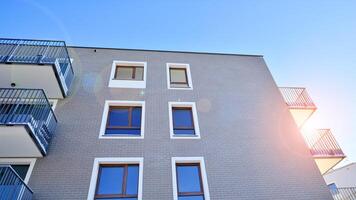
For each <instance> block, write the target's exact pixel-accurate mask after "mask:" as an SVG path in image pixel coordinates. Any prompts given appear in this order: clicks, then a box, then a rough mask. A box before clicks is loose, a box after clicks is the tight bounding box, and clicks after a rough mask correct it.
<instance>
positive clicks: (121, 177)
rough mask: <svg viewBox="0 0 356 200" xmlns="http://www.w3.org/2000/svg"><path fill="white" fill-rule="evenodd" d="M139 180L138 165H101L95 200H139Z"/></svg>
mask: <svg viewBox="0 0 356 200" xmlns="http://www.w3.org/2000/svg"><path fill="white" fill-rule="evenodd" d="M138 178H139V165H137V164H130V165H128V164H125V165H121V164H120V165H115V164H103V165H100V167H99V173H98V180H97V184H96V193H95V199H107V198H110V199H111V198H117V199H126V198H127V199H137V195H138V180H139V179H138Z"/></svg>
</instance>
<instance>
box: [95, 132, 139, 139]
mask: <svg viewBox="0 0 356 200" xmlns="http://www.w3.org/2000/svg"><path fill="white" fill-rule="evenodd" d="M143 138H144V137H143V134H142V133H141V135H128V134H120V135H119V134H117V135H115V134H105V135H100V136H99V139H143Z"/></svg>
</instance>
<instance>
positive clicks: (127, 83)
mask: <svg viewBox="0 0 356 200" xmlns="http://www.w3.org/2000/svg"><path fill="white" fill-rule="evenodd" d="M109 87H110V88H146V81H136V80H115V79H113V80H110V82H109Z"/></svg>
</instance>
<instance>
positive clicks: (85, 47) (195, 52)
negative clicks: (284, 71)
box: [67, 45, 263, 57]
mask: <svg viewBox="0 0 356 200" xmlns="http://www.w3.org/2000/svg"><path fill="white" fill-rule="evenodd" d="M67 48H83V49H107V50H123V51H149V52H163V53H188V54H206V55H225V56H249V57H263V55H259V54H237V53H220V52H200V51H173V50H158V49H129V48H114V47H91V46H75V45H67Z"/></svg>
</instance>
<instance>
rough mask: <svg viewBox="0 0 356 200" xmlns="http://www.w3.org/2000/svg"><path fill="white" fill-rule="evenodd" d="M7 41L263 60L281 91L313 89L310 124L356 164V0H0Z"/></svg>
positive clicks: (1, 31)
mask: <svg viewBox="0 0 356 200" xmlns="http://www.w3.org/2000/svg"><path fill="white" fill-rule="evenodd" d="M0 5H1V12H0V37H11V38H35V39H59V40H65V41H66V42H67V44H69V45H81V46H103V47H120V48H142V49H162V50H182V51H207V52H228V53H243V54H263V55H264V56H265V57H264V58H265V60H266V62H267V64H268V66H269V68H270V70H271V72H272V74H273V76H274V78H275V80H276V82H277V84H278V85H279V86H302V87H307V88H308V90H309V93H310V95H311V97H312V98H313V100H314V101H315V103H316V104H317V106H318V110H317V112H316V113H315V114H314V115H313V117H312V118H311V119H310V120H309V122H308V123H309V124H308V126H311V127H317V128H331V129H332V131H333V133H334V135H335V137H336V138H337V140H338V141H339V143H340V145H341V146H342V148H343V150H344V152H345V153H346V154H347V155H348V160H346V161H345V162H344V163H343V164H345V163H347V162H355V161H356V1H353V0H349V1H346V0H333V1H331V0H319V1H317V0H305V1H302V0H294V1H285V0H280V1H275V0H268V1H266V0H260V1H257V0H256V1H254V0H248V1H244V2H242V1H238V0H233V1H224V0H216V1H209V0H176V1H168V0H162V1H158V0H157V1H154V0H150V1H148V0H147V1H144V0H141V1H135V0H126V1H124V0H111V1H109V0H97V1H91V0H85V1H75V0H60V1H48V0H46V1H45V0H43V1H41V0H36V1H35V0H1V4H0Z"/></svg>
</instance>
